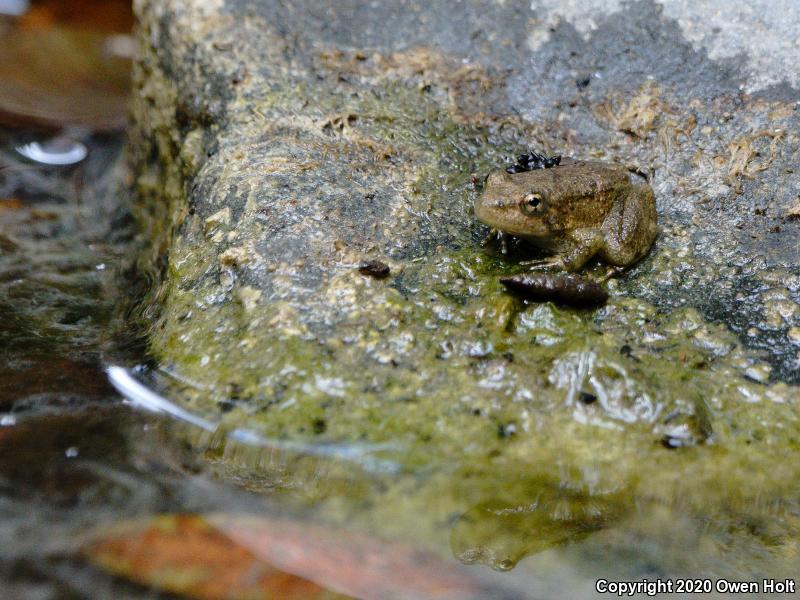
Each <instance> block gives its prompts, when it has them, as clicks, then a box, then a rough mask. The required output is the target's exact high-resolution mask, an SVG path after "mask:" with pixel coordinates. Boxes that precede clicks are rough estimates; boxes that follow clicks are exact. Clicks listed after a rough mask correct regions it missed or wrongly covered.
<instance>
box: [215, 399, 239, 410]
mask: <svg viewBox="0 0 800 600" xmlns="http://www.w3.org/2000/svg"><path fill="white" fill-rule="evenodd" d="M217 406H218V407H219V411H220V412H222V413H228V412H231V411H232V410H233V409H234V408H236V404H235V403H234V402H233V400H220V401H219V402H217Z"/></svg>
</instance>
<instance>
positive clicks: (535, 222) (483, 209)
mask: <svg viewBox="0 0 800 600" xmlns="http://www.w3.org/2000/svg"><path fill="white" fill-rule="evenodd" d="M475 217H477V219H478V220H479V221H481V222H482V223H484V224H486V225H488V226H489V227H491V228H493V229H497V230H498V231H502V232H503V233H506V234H508V235H513V236H514V237H518V238H523V239H528V240H531V241H535V240H540V239H547V238H548V237H550V229H549V228H548V226H547V224H546V223H545V222H544V221H543V220H542V219H533V218H531V217H528V216H525V215H523V214H522V213H521V212H520V211H519V208H518V206H517V204H516V203H514V204H509V203H508V202H505V201H502V200H500V201H496V202H491V201H489V202H486V201H485V200H484V201H482V202H480V201H479V202H476V203H475Z"/></svg>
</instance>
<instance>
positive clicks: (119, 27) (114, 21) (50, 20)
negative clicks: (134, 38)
mask: <svg viewBox="0 0 800 600" xmlns="http://www.w3.org/2000/svg"><path fill="white" fill-rule="evenodd" d="M19 25H20V26H21V27H26V28H34V27H52V26H54V25H70V26H75V27H81V28H89V29H92V30H94V31H108V32H119V33H123V32H128V31H130V30H131V28H132V27H133V11H132V10H131V3H130V0H37V2H35V3H33V4H32V6H31V7H30V8H29V9H28V11H27V12H26V13H25V14H24V15H22V17H20V19H19Z"/></svg>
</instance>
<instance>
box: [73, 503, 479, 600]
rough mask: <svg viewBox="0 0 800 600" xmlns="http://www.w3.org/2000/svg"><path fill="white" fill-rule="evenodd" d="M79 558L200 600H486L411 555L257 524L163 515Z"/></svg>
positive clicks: (323, 531) (387, 546)
mask: <svg viewBox="0 0 800 600" xmlns="http://www.w3.org/2000/svg"><path fill="white" fill-rule="evenodd" d="M85 553H86V555H87V556H88V557H89V558H90V560H91V561H92V562H94V563H95V564H97V565H100V566H102V567H103V568H105V569H108V570H109V571H111V572H113V573H116V574H119V575H122V576H124V577H127V578H129V579H132V580H133V581H137V582H139V583H143V584H146V585H151V586H154V587H157V588H159V589H162V590H166V591H169V592H172V593H177V594H183V595H186V596H189V597H192V598H198V599H200V600H245V599H247V600H250V599H264V600H268V599H272V598H276V599H277V598H281V599H291V598H298V599H300V598H303V599H308V600H313V599H316V598H343V597H356V598H363V599H364V600H371V599H375V600H390V599H393V598H397V599H399V598H427V599H432V600H436V599H441V600H445V599H446V600H462V599H468V598H490V597H494V596H495V594H493V593H492V592H490V591H488V590H487V588H485V587H483V586H482V585H480V584H479V583H478V582H476V580H475V579H474V578H472V577H471V576H469V575H466V574H465V573H464V571H463V570H462V569H459V568H457V567H456V566H455V565H453V564H451V563H449V562H445V561H443V560H441V559H439V558H437V557H435V556H432V555H430V554H428V553H425V552H423V551H421V550H419V549H418V548H415V547H413V546H408V545H403V544H392V543H387V542H382V541H380V540H377V539H374V538H371V537H367V536H364V535H359V534H356V533H352V532H348V531H343V530H338V529H333V528H328V527H323V526H320V525H315V524H312V523H304V522H297V521H291V520H288V519H270V518H266V517H262V516H246V515H227V514H212V515H206V516H203V517H200V516H191V515H163V516H158V517H155V518H153V519H152V520H149V521H139V522H128V523H123V524H120V525H118V526H117V527H114V528H112V529H110V530H107V531H101V532H99V533H98V535H97V536H96V537H95V538H94V540H93V541H92V542H90V543H89V544H88V545H87V546H86V547H85ZM331 590H333V591H331ZM340 594H346V595H347V596H342V595H340Z"/></svg>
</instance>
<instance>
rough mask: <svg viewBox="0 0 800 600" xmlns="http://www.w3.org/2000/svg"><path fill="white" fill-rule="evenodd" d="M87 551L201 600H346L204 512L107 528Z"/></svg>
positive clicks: (122, 571)
mask: <svg viewBox="0 0 800 600" xmlns="http://www.w3.org/2000/svg"><path fill="white" fill-rule="evenodd" d="M86 552H87V554H88V556H89V557H90V559H91V560H92V561H93V562H94V563H96V564H98V565H100V566H102V567H103V568H105V569H107V570H109V571H111V572H113V573H116V574H118V575H122V576H124V577H127V578H128V579H131V580H133V581H136V582H138V583H141V584H145V585H149V586H153V587H155V588H158V589H161V590H165V591H168V592H172V593H175V594H181V595H186V596H189V597H191V598H198V599H199V600H255V599H259V600H260V599H264V600H272V599H275V600H278V599H281V600H284V599H285V600H293V599H297V600H317V599H319V600H322V599H331V600H333V599H334V598H344V596H341V595H338V594H334V593H332V592H329V591H327V590H325V589H323V588H321V587H320V586H318V585H317V584H315V583H313V582H311V581H308V580H306V579H302V578H300V577H296V576H294V575H291V574H289V573H285V572H282V571H279V570H278V569H276V568H274V567H273V566H272V565H270V564H269V563H266V562H264V561H263V560H261V559H260V558H259V557H258V556H256V555H254V554H253V553H252V552H251V551H250V550H249V549H248V548H246V547H244V546H242V545H240V544H238V543H236V542H235V541H234V540H232V539H231V538H230V537H228V536H227V535H226V534H225V532H223V531H220V530H219V529H217V528H216V527H215V526H214V525H213V524H212V523H209V522H208V521H207V520H206V519H204V518H202V517H199V516H193V515H175V516H171V515H165V516H159V517H156V518H154V519H152V520H151V521H148V522H146V523H130V524H127V525H126V526H123V527H121V528H119V529H116V530H113V531H110V532H107V533H106V534H105V535H104V536H103V537H101V538H99V539H98V540H97V541H95V542H94V543H92V544H90V545H89V546H88V547H87V549H86Z"/></svg>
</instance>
